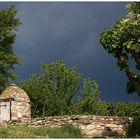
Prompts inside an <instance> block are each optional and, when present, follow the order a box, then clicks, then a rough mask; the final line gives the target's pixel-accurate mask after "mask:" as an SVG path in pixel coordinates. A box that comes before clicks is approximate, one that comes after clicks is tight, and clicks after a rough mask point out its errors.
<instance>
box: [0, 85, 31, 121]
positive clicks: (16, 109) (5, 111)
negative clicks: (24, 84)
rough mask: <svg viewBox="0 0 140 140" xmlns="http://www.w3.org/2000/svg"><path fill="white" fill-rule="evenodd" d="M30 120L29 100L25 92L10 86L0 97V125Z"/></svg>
mask: <svg viewBox="0 0 140 140" xmlns="http://www.w3.org/2000/svg"><path fill="white" fill-rule="evenodd" d="M29 119H31V108H30V99H29V97H28V95H27V94H26V92H25V91H24V90H23V89H21V88H19V87H18V86H16V85H15V84H12V85H11V86H9V87H7V88H6V89H5V90H4V91H3V92H2V94H1V95H0V123H2V122H5V121H24V120H29Z"/></svg>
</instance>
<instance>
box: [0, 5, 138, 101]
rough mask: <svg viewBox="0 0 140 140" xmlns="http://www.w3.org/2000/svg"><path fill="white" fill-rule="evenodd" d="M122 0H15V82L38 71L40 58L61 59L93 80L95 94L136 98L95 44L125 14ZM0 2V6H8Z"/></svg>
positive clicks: (105, 97) (118, 98) (104, 97)
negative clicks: (17, 23)
mask: <svg viewBox="0 0 140 140" xmlns="http://www.w3.org/2000/svg"><path fill="white" fill-rule="evenodd" d="M126 4H127V3H124V2H42V3H40V2H31V3H30V2H24V3H23V2H20V3H15V5H16V8H17V9H18V15H17V16H18V17H19V18H20V19H21V21H22V24H21V25H20V26H19V30H18V32H17V37H16V41H15V44H14V51H15V53H16V54H17V55H18V56H19V57H20V58H21V61H22V63H23V65H22V66H16V72H17V73H18V75H19V81H20V80H22V79H27V78H28V77H29V74H30V73H32V72H39V70H40V64H41V63H42V62H46V63H51V62H53V61H55V60H56V59H61V60H62V61H63V62H64V63H65V64H67V65H69V66H76V68H77V71H78V72H81V73H83V74H84V76H85V77H88V76H90V77H92V78H93V79H95V80H97V82H98V84H99V86H100V98H101V99H102V100H107V101H138V100H139V97H138V96H137V94H132V95H128V94H127V93H126V90H125V84H126V81H127V77H126V76H125V74H124V73H123V72H119V71H118V70H117V69H116V64H115V62H116V61H115V59H114V58H113V57H112V56H111V55H109V54H108V53H107V52H106V51H105V50H104V48H103V47H102V46H101V44H100V43H99V37H100V33H101V32H102V31H104V30H105V29H106V28H108V27H110V26H112V25H113V24H114V23H115V22H116V21H118V20H119V19H121V18H122V17H123V16H125V15H126V11H125V5H126ZM7 5H8V4H7V3H6V5H5V4H4V3H3V6H2V7H5V6H7Z"/></svg>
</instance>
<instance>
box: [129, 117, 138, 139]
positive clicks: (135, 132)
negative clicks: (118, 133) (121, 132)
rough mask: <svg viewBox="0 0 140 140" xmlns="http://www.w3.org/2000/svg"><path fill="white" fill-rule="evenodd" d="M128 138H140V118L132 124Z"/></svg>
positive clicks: (136, 118) (135, 119)
mask: <svg viewBox="0 0 140 140" xmlns="http://www.w3.org/2000/svg"><path fill="white" fill-rule="evenodd" d="M126 137H128V138H131V137H137V138H138V137H139V138H140V117H135V118H134V119H133V122H132V124H130V125H129V127H128V129H127V132H126Z"/></svg>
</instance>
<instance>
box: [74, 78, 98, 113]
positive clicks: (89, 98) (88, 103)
mask: <svg viewBox="0 0 140 140" xmlns="http://www.w3.org/2000/svg"><path fill="white" fill-rule="evenodd" d="M98 95H99V85H98V84H97V82H96V81H95V80H92V79H91V78H90V77H88V78H87V79H83V87H82V89H81V94H80V97H79V100H78V101H77V102H76V104H75V106H73V109H72V110H73V111H74V112H73V113H74V114H92V113H93V104H94V103H95V101H96V100H97V97H98Z"/></svg>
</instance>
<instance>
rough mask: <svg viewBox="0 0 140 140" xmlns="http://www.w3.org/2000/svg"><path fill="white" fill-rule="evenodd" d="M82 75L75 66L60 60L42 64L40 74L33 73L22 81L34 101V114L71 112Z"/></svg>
mask: <svg viewBox="0 0 140 140" xmlns="http://www.w3.org/2000/svg"><path fill="white" fill-rule="evenodd" d="M81 76H82V75H81V74H79V73H77V72H76V71H75V68H68V67H67V66H66V65H64V64H63V63H62V62H61V61H59V60H57V61H55V62H54V63H52V64H42V66H41V72H40V74H31V75H30V78H29V80H23V81H22V88H23V89H24V90H25V91H26V92H27V93H28V94H29V97H30V100H31V103H32V104H31V105H32V113H33V114H32V116H45V115H62V114H66V113H67V112H69V107H70V106H71V104H72V101H73V98H74V96H75V94H76V93H77V91H78V89H79V84H78V83H79V81H80V79H81Z"/></svg>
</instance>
